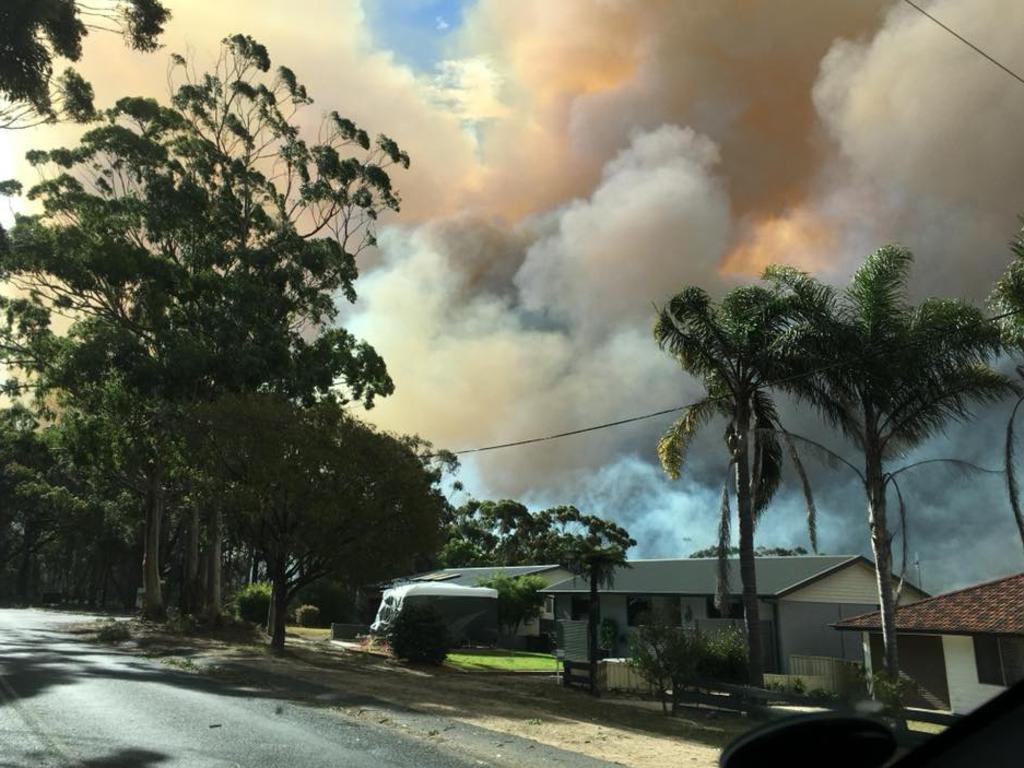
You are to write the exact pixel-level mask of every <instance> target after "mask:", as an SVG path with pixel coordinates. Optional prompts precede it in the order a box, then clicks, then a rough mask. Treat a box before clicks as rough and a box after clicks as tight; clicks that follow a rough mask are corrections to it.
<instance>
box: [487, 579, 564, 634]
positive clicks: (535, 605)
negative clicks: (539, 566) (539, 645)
mask: <svg viewBox="0 0 1024 768" xmlns="http://www.w3.org/2000/svg"><path fill="white" fill-rule="evenodd" d="M478 586H481V587H490V588H491V589H495V590H497V591H498V625H499V626H500V627H501V628H502V630H503V631H504V632H505V634H506V635H508V636H509V637H512V636H514V635H515V634H516V632H518V631H519V628H520V627H521V626H522V625H523V624H524V623H526V622H528V621H531V620H533V619H536V618H537V617H538V616H540V613H541V610H542V609H543V607H544V595H542V594H541V593H540V590H542V589H544V587H546V586H547V582H545V581H544V579H542V578H541V577H540V576H535V575H533V574H527V575H525V576H508V575H506V574H500V573H499V574H496V575H494V576H491V577H490V578H489V579H483V580H481V581H480V583H479V584H478Z"/></svg>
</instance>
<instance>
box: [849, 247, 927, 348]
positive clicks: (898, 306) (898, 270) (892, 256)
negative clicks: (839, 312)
mask: <svg viewBox="0 0 1024 768" xmlns="http://www.w3.org/2000/svg"><path fill="white" fill-rule="evenodd" d="M913 263H914V256H913V254H912V253H911V252H910V251H909V250H908V249H907V248H904V247H902V246H899V245H886V246H882V247H881V248H879V249H878V250H876V251H875V252H874V253H872V254H871V255H870V256H868V257H867V259H865V260H864V263H863V264H862V265H861V266H860V267H859V268H858V269H857V271H856V272H854V273H853V277H852V278H851V280H850V285H849V287H848V288H847V289H846V297H847V299H848V301H849V302H850V304H851V305H852V309H853V310H854V314H855V317H856V320H857V323H858V324H859V325H860V326H861V328H862V330H863V331H864V333H865V335H866V336H868V337H872V338H874V337H877V336H878V335H885V334H888V333H891V332H892V331H893V330H894V329H896V328H898V327H899V326H900V324H901V318H902V316H903V315H904V314H905V311H906V290H907V279H908V277H909V276H910V268H911V266H912V265H913Z"/></svg>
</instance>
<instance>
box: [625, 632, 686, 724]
mask: <svg viewBox="0 0 1024 768" xmlns="http://www.w3.org/2000/svg"><path fill="white" fill-rule="evenodd" d="M703 644H704V641H703V638H702V636H701V635H700V634H699V633H698V632H693V631H690V630H687V629H683V628H682V627H678V626H675V625H674V624H673V623H672V622H671V621H670V620H669V619H668V618H667V617H666V616H665V615H664V614H662V613H659V612H654V613H652V614H650V615H649V616H648V617H647V619H646V620H645V621H644V623H643V624H642V625H641V626H640V627H639V628H638V629H637V631H636V632H635V633H634V634H632V635H631V636H630V638H629V653H630V660H629V662H630V664H631V665H632V666H633V667H634V668H635V669H636V670H637V672H639V673H640V675H641V676H642V677H643V678H644V679H645V680H646V681H647V682H648V683H649V684H650V685H651V686H652V687H653V688H654V689H655V690H656V691H657V692H658V697H659V698H660V699H661V708H662V711H663V712H665V713H666V714H667V713H668V702H669V699H668V696H667V694H668V691H670V690H671V691H672V700H671V701H672V710H673V711H675V705H676V701H677V700H678V697H679V694H680V693H681V692H682V690H683V688H685V687H686V686H687V685H689V684H690V683H691V682H692V681H693V680H694V678H695V677H696V676H697V666H698V664H699V662H700V659H701V657H702V655H703Z"/></svg>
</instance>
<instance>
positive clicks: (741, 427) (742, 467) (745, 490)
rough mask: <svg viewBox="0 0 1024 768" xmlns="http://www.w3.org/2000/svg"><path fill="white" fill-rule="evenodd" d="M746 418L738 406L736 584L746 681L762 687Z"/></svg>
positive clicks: (736, 446) (748, 421)
mask: <svg viewBox="0 0 1024 768" xmlns="http://www.w3.org/2000/svg"><path fill="white" fill-rule="evenodd" d="M749 432H750V414H749V411H748V410H747V408H746V404H745V403H744V404H742V405H741V407H740V408H739V410H738V412H737V414H736V435H735V437H734V439H735V447H734V451H733V457H734V459H735V463H736V509H737V514H738V517H739V545H740V581H741V582H742V584H743V621H744V624H745V626H746V631H747V656H748V662H747V663H748V677H749V682H750V684H751V685H753V686H756V687H758V688H761V687H763V686H764V658H763V655H762V650H761V617H760V611H759V606H758V602H757V573H756V570H755V561H754V504H753V498H752V496H753V494H752V489H751V487H750V453H749V445H750V440H749Z"/></svg>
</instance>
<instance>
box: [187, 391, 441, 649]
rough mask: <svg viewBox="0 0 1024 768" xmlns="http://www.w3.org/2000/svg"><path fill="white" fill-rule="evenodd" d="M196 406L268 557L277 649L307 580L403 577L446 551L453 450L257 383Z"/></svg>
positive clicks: (241, 518) (227, 497)
mask: <svg viewBox="0 0 1024 768" xmlns="http://www.w3.org/2000/svg"><path fill="white" fill-rule="evenodd" d="M197 410H198V411H199V414H198V417H199V419H200V421H201V423H202V425H203V430H204V431H205V432H206V434H207V435H208V438H209V439H208V440H206V441H204V443H203V448H202V451H203V454H204V456H205V457H206V459H207V461H208V466H209V474H210V476H211V477H212V478H215V479H217V480H219V482H218V486H217V488H218V493H219V495H220V498H221V501H222V503H223V504H225V505H226V507H227V508H228V509H230V510H231V511H232V513H233V514H231V515H230V518H231V520H230V524H231V526H232V527H233V528H234V529H235V531H236V532H237V533H238V535H239V536H240V538H241V539H243V540H244V541H246V542H249V543H251V544H253V545H255V546H256V548H257V549H258V550H259V551H260V552H261V553H262V555H263V556H264V557H265V559H266V562H267V566H268V572H269V576H270V581H271V583H272V585H273V589H272V596H271V622H270V634H271V647H272V648H274V649H280V648H282V647H283V646H284V642H285V616H286V610H287V607H288V603H289V601H290V600H291V599H292V598H293V597H294V596H295V595H296V593H297V592H298V591H299V590H301V589H302V588H303V587H306V586H308V585H310V584H313V583H314V582H316V581H317V580H319V579H322V578H324V577H331V578H333V579H336V580H338V581H341V582H342V583H344V584H346V585H349V586H351V587H358V586H362V585H365V584H367V583H374V582H379V581H382V580H385V579H388V578H394V577H396V576H399V575H401V574H402V573H408V572H409V571H410V570H412V569H413V567H414V563H415V562H416V561H417V560H418V559H420V558H422V557H423V556H424V555H426V554H429V553H433V552H434V551H436V547H437V544H438V543H439V538H440V535H441V527H442V514H443V512H444V510H445V508H446V504H447V502H446V500H445V498H444V495H443V493H442V491H441V486H440V484H441V480H442V477H443V474H444V473H445V472H447V471H450V470H452V469H454V466H455V461H454V456H453V455H451V454H449V453H447V452H443V451H441V452H437V453H434V452H433V451H432V450H430V446H429V445H428V444H426V443H424V442H423V441H421V440H418V439H415V438H406V437H397V436H394V435H390V434H388V433H385V432H382V431H379V430H377V429H374V428H373V427H371V426H369V425H367V424H364V423H363V422H361V421H359V420H357V419H355V418H353V417H352V416H351V415H349V414H348V413H347V412H346V410H345V409H344V408H343V407H341V405H339V404H338V403H337V402H336V401H335V400H332V399H324V400H321V401H319V402H317V403H314V404H311V405H308V406H301V405H298V404H296V403H294V402H293V401H291V400H289V399H287V398H285V397H282V396H278V395H270V394H250V395H244V396H229V397H226V398H222V399H220V400H218V401H216V402H214V403H211V404H209V405H205V406H202V407H200V408H199V409H197Z"/></svg>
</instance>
